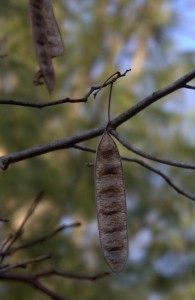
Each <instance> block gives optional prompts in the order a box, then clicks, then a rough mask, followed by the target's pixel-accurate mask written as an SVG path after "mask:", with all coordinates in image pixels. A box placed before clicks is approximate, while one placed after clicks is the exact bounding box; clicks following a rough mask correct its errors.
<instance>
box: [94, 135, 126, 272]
mask: <svg viewBox="0 0 195 300" xmlns="http://www.w3.org/2000/svg"><path fill="white" fill-rule="evenodd" d="M94 169H95V191H96V209H97V219H98V227H99V236H100V244H101V248H102V251H103V254H104V257H105V259H106V262H107V263H108V265H109V266H110V268H111V269H112V271H114V272H115V273H119V272H121V271H122V270H123V269H124V266H125V263H126V260H127V257H128V234H127V213H126V199H125V189H124V182H123V174H122V163H121V157H120V154H119V151H118V148H117V145H116V144H115V142H114V140H113V139H112V137H111V136H110V134H109V133H108V132H107V131H105V132H104V134H103V136H102V139H101V141H100V143H99V146H98V148H97V153H96V160H95V168H94Z"/></svg>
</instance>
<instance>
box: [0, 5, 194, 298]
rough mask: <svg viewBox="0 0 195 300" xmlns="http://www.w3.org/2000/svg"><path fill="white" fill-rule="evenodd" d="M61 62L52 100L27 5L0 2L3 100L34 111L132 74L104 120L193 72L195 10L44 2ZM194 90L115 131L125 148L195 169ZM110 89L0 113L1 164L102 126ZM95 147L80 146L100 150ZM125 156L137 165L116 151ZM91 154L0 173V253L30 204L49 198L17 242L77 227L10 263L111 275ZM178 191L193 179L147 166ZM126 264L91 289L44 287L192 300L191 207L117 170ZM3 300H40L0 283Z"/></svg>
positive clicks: (76, 294) (54, 283)
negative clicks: (2, 221)
mask: <svg viewBox="0 0 195 300" xmlns="http://www.w3.org/2000/svg"><path fill="white" fill-rule="evenodd" d="M53 6H54V10H55V14H56V18H57V20H58V24H59V27H60V30H61V33H62V37H63V41H64V45H65V54H64V56H63V57H60V58H56V59H54V66H55V71H56V79H57V80H56V88H55V91H54V92H52V94H51V95H49V94H48V91H47V90H46V88H45V86H39V87H34V86H33V84H32V80H33V75H34V73H35V72H36V71H37V70H38V65H37V62H36V57H35V52H34V46H33V41H32V33H31V27H30V20H29V7H28V1H25V0H20V1H14V0H1V2H0V55H2V56H3V55H4V54H6V57H4V58H1V59H0V98H1V99H15V100H25V101H32V102H41V101H51V100H57V99H62V98H65V97H68V96H69V97H73V98H78V97H82V96H84V95H85V93H86V92H87V91H88V90H89V88H90V87H91V86H93V85H99V84H101V83H102V82H104V80H105V79H106V78H107V77H108V76H110V75H111V74H112V73H114V72H115V71H117V70H119V71H121V72H123V71H125V70H126V69H128V68H132V71H131V73H129V74H128V76H126V77H124V78H122V79H120V80H119V81H118V82H117V83H116V84H115V86H114V90H113V96H112V111H111V114H112V117H113V116H116V115H118V114H119V113H121V112H123V111H125V110H127V109H128V108H129V107H131V106H132V105H134V104H135V103H137V102H138V101H139V100H141V99H142V98H144V97H145V96H147V95H149V94H151V93H152V92H153V91H155V90H157V89H160V88H162V87H164V86H165V85H167V84H169V83H171V82H172V81H174V80H176V79H177V78H179V77H181V76H182V75H184V74H185V73H187V72H189V71H190V70H192V68H193V67H194V63H195V54H194V52H195V23H194V20H195V2H194V1H193V0H169V1H168V0H167V1H166V0H162V1H161V0H148V1H147V0H132V1H128V0H110V1H105V0H99V1H95V0H91V1H86V0H83V1H79V0H72V1H65V0H58V1H53ZM194 95H195V94H194V91H193V90H184V89H182V90H180V91H178V92H175V93H173V94H171V95H169V96H167V97H165V98H164V99H161V100H160V101H158V102H157V103H155V104H154V105H152V106H151V107H149V108H147V109H146V110H145V111H144V112H142V113H140V114H139V115H137V116H136V117H134V118H132V119H131V120H130V121H128V122H126V123H125V124H123V125H122V126H120V127H119V128H118V131H119V132H120V134H121V135H123V136H124V137H125V138H126V139H127V140H128V141H129V142H130V143H132V144H133V145H135V146H137V147H139V148H140V149H142V150H144V151H146V152H149V153H151V154H153V155H157V156H162V157H168V158H172V159H177V160H178V161H187V162H195V158H194V149H195V133H194V127H195V103H194ZM107 103H108V89H105V90H103V91H102V92H101V93H99V94H98V97H97V98H96V100H94V99H93V97H91V98H90V99H89V101H88V102H87V103H86V104H83V103H80V104H64V105H61V106H56V107H50V108H45V109H42V110H37V109H33V108H25V107H16V106H3V105H1V106H0V153H1V155H5V154H8V153H12V152H16V151H20V150H22V149H26V148H29V147H33V146H36V145H39V144H43V143H47V142H50V141H52V140H55V139H60V138H64V137H67V136H71V135H73V134H75V133H79V132H81V131H82V130H86V129H90V128H93V127H96V126H100V125H102V124H106V122H107ZM98 142H99V138H96V139H92V140H91V141H87V142H86V143H85V145H86V146H90V147H97V144H98ZM119 150H120V152H121V154H122V155H126V156H129V157H135V155H134V154H131V153H130V152H127V151H126V150H125V149H124V148H123V147H122V146H121V145H119ZM93 160H94V154H92V153H84V152H81V151H78V150H76V149H66V150H60V151H57V152H53V153H48V154H45V155H43V156H40V157H36V158H32V159H29V160H25V161H22V162H19V163H16V164H13V165H11V166H10V167H9V168H8V170H7V171H1V173H0V187H1V188H0V199H1V201H0V211H1V215H3V216H4V217H8V218H10V219H11V222H10V224H9V225H6V226H5V225H1V227H0V232H1V239H2V241H3V240H4V238H5V237H6V236H7V234H9V233H10V232H14V231H15V230H16V229H17V227H18V226H19V224H20V223H21V221H22V218H23V217H24V215H25V212H26V210H27V208H28V207H29V205H30V203H31V201H32V199H33V198H34V197H35V195H36V194H37V193H38V192H39V191H40V190H44V191H45V193H46V195H45V197H44V199H43V201H42V203H41V204H40V206H39V207H38V208H37V211H36V213H35V214H34V216H33V217H32V218H31V221H30V222H29V223H28V225H27V226H26V229H25V232H24V236H23V238H22V239H23V240H29V239H32V238H33V237H38V236H41V235H43V234H46V233H49V232H50V231H51V230H52V229H54V228H55V227H57V226H58V225H59V224H62V223H67V224H69V223H71V222H74V221H81V222H82V226H81V227H80V228H75V229H72V230H68V231H65V232H63V233H61V234H60V235H58V236H56V237H55V238H54V239H53V240H50V241H47V242H46V243H44V244H42V245H39V246H36V247H33V248H31V249H28V250H26V251H23V252H21V253H19V254H17V255H15V256H14V257H12V258H9V260H10V261H9V260H8V262H16V261H19V260H22V259H27V258H29V257H34V256H36V255H37V256H38V255H41V254H46V253H48V252H53V253H54V256H53V258H52V261H51V262H50V263H48V262H47V263H43V264H41V265H37V264H36V265H34V266H32V267H31V268H30V270H32V271H35V270H40V268H46V267H49V266H54V267H56V268H59V269H60V270H65V271H72V272H80V273H85V274H96V273H99V272H104V271H107V270H108V267H107V265H106V263H105V261H104V259H103V257H102V254H101V252H100V246H99V241H98V232H97V222H96V211H95V196H94V179H93V168H87V167H86V165H85V163H86V162H92V161H93ZM150 164H151V165H153V166H155V167H158V168H159V169H160V170H161V171H164V172H165V173H166V174H167V175H168V176H170V178H171V179H172V180H173V181H174V182H175V183H176V184H177V185H179V186H180V187H181V188H183V189H184V190H186V191H188V192H191V193H195V187H194V176H195V172H194V171H193V170H184V169H178V168H174V167H170V166H164V165H160V164H157V163H155V162H150ZM123 166H124V177H125V185H126V191H127V208H128V230H129V258H128V263H127V266H126V268H125V270H124V272H123V273H121V274H120V275H119V276H116V275H112V276H109V277H107V278H104V279H101V280H99V281H95V282H85V281H73V280H66V279H63V278H57V277H54V278H47V281H46V284H48V285H49V287H50V288H53V289H54V290H55V291H58V292H59V294H61V295H62V296H64V297H67V298H68V299H74V300H77V299H85V300H89V299H90V300H96V299H101V300H106V299H111V298H112V299H113V300H114V299H116V300H118V299H123V300H126V299H128V300H129V299H133V300H141V299H147V300H176V299H177V300H184V299H185V300H186V299H187V300H192V299H194V298H195V285H194V278H195V271H194V270H195V220H194V219H195V204H194V203H193V202H192V201H190V200H188V199H185V198H184V197H183V196H181V195H179V194H177V193H176V192H175V191H173V190H172V189H171V188H170V186H168V185H167V184H166V183H165V182H164V181H163V180H162V179H161V178H159V177H158V176H157V175H155V174H153V173H151V172H149V171H147V170H145V169H143V168H142V167H140V166H139V165H135V164H133V163H128V162H124V163H123ZM0 299H1V300H13V299H20V300H24V299H25V300H26V299H28V300H33V299H39V300H46V299H48V298H47V297H46V296H44V295H41V294H39V293H38V292H37V291H35V290H33V288H31V287H29V286H25V285H23V284H19V283H17V284H16V283H5V282H1V283H0Z"/></svg>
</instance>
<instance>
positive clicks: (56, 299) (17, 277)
mask: <svg viewBox="0 0 195 300" xmlns="http://www.w3.org/2000/svg"><path fill="white" fill-rule="evenodd" d="M0 280H6V281H16V282H22V283H26V284H29V285H31V286H33V287H34V288H35V289H37V290H38V291H40V292H41V293H43V294H45V295H47V296H49V297H50V298H51V299H53V300H67V298H64V297H61V296H60V295H59V294H57V293H55V292H53V291H52V290H50V289H48V288H47V287H45V286H44V285H43V284H42V283H40V282H39V281H38V280H36V278H35V277H34V276H33V275H31V274H30V275H29V274H25V275H23V274H16V273H10V272H8V273H5V274H0Z"/></svg>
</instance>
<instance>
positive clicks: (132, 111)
mask: <svg viewBox="0 0 195 300" xmlns="http://www.w3.org/2000/svg"><path fill="white" fill-rule="evenodd" d="M194 78H195V69H193V70H192V71H191V72H189V73H187V74H186V75H184V76H182V77H181V78H179V79H177V80H176V81H174V82H172V83H171V84H169V85H167V86H165V87H164V88H162V89H160V90H158V91H156V92H153V93H152V94H151V95H149V96H147V97H145V98H144V99H143V100H141V101H140V102H138V103H136V104H135V105H134V106H132V107H131V108H129V109H128V110H127V111H125V112H123V113H122V114H120V115H119V116H117V117H116V118H114V119H113V120H112V121H111V122H110V128H116V127H118V126H119V125H121V124H123V123H124V122H126V121H127V120H129V119H131V118H132V117H134V116H135V115H137V114H138V113H139V112H141V111H142V110H144V109H145V108H146V107H148V106H150V105H151V104H153V103H154V102H156V101H157V100H159V99H161V98H163V97H165V96H167V95H169V94H171V93H173V92H175V91H176V90H178V89H180V88H184V87H185V86H186V83H187V82H189V81H190V80H192V79H194Z"/></svg>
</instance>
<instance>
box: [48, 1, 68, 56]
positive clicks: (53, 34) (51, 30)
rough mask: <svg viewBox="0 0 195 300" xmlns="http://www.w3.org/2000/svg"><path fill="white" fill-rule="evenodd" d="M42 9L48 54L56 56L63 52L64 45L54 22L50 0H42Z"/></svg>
mask: <svg viewBox="0 0 195 300" xmlns="http://www.w3.org/2000/svg"><path fill="white" fill-rule="evenodd" d="M43 10H44V20H45V24H46V30H47V40H48V44H49V49H50V55H51V57H57V56H60V55H62V54H63V53H64V45H63V42H62V37H61V34H60V30H59V27H58V24H57V22H56V18H55V15H54V11H53V7H52V1H51V0H43Z"/></svg>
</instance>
